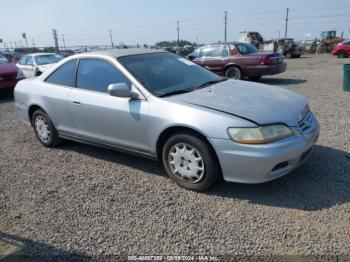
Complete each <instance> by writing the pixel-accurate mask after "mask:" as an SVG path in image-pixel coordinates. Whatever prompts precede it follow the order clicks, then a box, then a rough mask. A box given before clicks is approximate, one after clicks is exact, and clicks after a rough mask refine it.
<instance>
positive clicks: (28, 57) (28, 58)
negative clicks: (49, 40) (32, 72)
mask: <svg viewBox="0 0 350 262" xmlns="http://www.w3.org/2000/svg"><path fill="white" fill-rule="evenodd" d="M26 65H33V57H32V56H31V55H29V56H27V59H26Z"/></svg>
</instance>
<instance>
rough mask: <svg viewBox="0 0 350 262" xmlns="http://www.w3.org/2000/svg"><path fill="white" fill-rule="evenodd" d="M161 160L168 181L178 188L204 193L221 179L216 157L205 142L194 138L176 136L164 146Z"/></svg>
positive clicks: (189, 135)
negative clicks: (175, 184)
mask: <svg viewBox="0 0 350 262" xmlns="http://www.w3.org/2000/svg"><path fill="white" fill-rule="evenodd" d="M162 160H163V164H164V167H165V170H166V172H167V173H168V175H169V177H170V178H171V179H172V180H173V181H174V182H175V183H177V184H178V185H179V186H181V187H184V188H187V189H190V190H194V191H202V190H205V189H207V188H209V187H211V186H212V185H213V184H214V183H215V182H217V180H218V179H219V177H220V172H221V171H220V167H219V165H218V161H217V159H216V156H215V153H214V152H213V150H212V149H211V148H210V147H209V145H208V144H207V142H206V141H203V140H202V139H200V138H198V137H196V136H193V135H191V134H186V133H183V134H177V135H175V136H173V137H171V138H169V139H168V141H167V142H166V143H165V144H164V147H163V152H162Z"/></svg>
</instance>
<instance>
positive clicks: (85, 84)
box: [77, 59, 131, 93]
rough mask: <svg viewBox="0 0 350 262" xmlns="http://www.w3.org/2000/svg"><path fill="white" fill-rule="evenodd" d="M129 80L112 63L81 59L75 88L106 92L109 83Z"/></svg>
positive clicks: (127, 82) (127, 81)
mask: <svg viewBox="0 0 350 262" xmlns="http://www.w3.org/2000/svg"><path fill="white" fill-rule="evenodd" d="M117 83H126V84H129V85H131V83H130V81H129V80H128V79H127V78H126V77H125V76H124V75H123V74H122V73H121V72H120V71H119V70H117V69H116V68H115V67H114V66H113V65H112V64H110V63H108V62H106V61H103V60H99V59H81V60H80V61H79V67H78V72H77V88H81V89H85V90H90V91H95V92H100V93H107V88H108V86H109V85H110V84H117Z"/></svg>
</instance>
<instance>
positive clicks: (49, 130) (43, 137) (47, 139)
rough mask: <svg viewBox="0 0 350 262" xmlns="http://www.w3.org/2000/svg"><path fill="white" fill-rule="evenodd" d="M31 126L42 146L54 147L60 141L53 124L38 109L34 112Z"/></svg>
mask: <svg viewBox="0 0 350 262" xmlns="http://www.w3.org/2000/svg"><path fill="white" fill-rule="evenodd" d="M32 126H33V128H34V132H35V135H36V137H37V138H38V140H39V141H40V142H41V143H42V144H43V145H44V146H46V147H55V146H57V145H58V144H59V143H60V142H61V139H60V138H59V137H58V133H57V130H56V128H55V126H54V125H53V123H52V121H51V119H50V118H49V116H48V115H47V114H46V113H45V112H44V111H42V110H40V109H38V110H36V111H35V112H34V114H33V117H32Z"/></svg>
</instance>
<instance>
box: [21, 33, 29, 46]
mask: <svg viewBox="0 0 350 262" xmlns="http://www.w3.org/2000/svg"><path fill="white" fill-rule="evenodd" d="M22 37H23V38H24V40H25V41H26V47H27V48H28V41H27V34H26V33H23V34H22Z"/></svg>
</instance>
